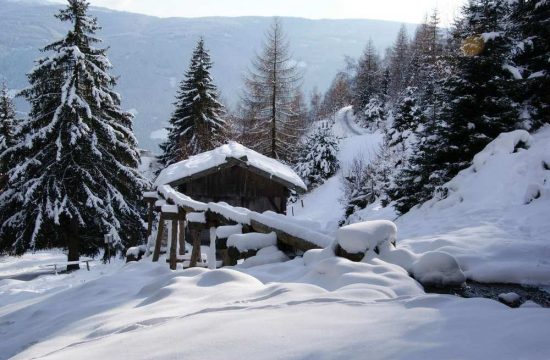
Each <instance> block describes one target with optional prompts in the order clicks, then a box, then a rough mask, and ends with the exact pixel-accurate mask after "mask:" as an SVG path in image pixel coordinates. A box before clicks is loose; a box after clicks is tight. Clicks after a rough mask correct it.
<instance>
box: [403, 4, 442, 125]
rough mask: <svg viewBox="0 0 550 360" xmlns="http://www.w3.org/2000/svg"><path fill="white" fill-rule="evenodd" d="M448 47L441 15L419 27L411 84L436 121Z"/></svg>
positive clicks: (425, 109) (420, 101)
mask: <svg viewBox="0 0 550 360" xmlns="http://www.w3.org/2000/svg"><path fill="white" fill-rule="evenodd" d="M444 50H445V47H444V42H443V37H442V35H441V31H440V29H439V15H438V12H437V10H434V11H433V13H432V15H431V16H430V17H429V19H428V18H427V19H426V20H425V21H424V23H422V24H420V25H419V26H418V28H417V30H416V33H415V36H414V38H413V40H412V43H411V48H410V52H411V59H410V65H409V67H410V69H409V77H410V80H409V86H414V87H416V88H417V97H418V99H419V105H420V107H421V108H422V109H423V111H424V112H425V114H426V116H427V118H428V119H429V120H430V121H436V117H437V116H436V115H437V112H438V111H439V108H440V88H439V86H438V84H439V79H440V78H441V76H442V74H443V72H444V69H445V67H446V61H445V51H444Z"/></svg>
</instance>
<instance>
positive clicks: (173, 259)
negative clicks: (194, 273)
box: [170, 220, 179, 270]
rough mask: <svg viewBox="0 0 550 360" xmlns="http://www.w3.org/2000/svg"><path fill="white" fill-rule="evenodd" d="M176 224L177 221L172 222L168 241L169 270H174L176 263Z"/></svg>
mask: <svg viewBox="0 0 550 360" xmlns="http://www.w3.org/2000/svg"><path fill="white" fill-rule="evenodd" d="M178 223H179V220H172V229H171V232H170V233H171V235H172V236H171V237H172V239H170V269H171V270H176V263H177V260H178V258H177V256H176V251H177V247H178Z"/></svg>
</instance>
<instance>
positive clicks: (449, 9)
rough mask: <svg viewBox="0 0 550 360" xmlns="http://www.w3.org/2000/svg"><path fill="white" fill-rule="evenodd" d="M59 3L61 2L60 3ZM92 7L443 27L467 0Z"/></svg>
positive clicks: (153, 2) (135, 0)
mask: <svg viewBox="0 0 550 360" xmlns="http://www.w3.org/2000/svg"><path fill="white" fill-rule="evenodd" d="M57 1H59V0H57ZM89 1H90V3H91V4H92V5H95V6H102V7H107V8H111V9H115V10H123V11H130V12H137V13H142V14H148V15H154V16H160V17H171V16H177V17H202V16H249V15H258V16H295V17H304V18H310V19H322V18H329V19H348V18H353V19H358V18H360V19H381V20H393V21H399V22H410V23H419V22H421V21H422V20H423V18H424V14H425V13H426V12H431V10H432V9H433V8H435V7H437V8H438V10H439V11H440V15H441V20H442V24H443V25H444V26H446V25H448V24H450V23H451V22H452V20H453V18H454V16H455V15H456V14H457V13H458V10H457V9H458V8H459V7H460V6H461V5H462V4H463V3H464V2H465V0H89Z"/></svg>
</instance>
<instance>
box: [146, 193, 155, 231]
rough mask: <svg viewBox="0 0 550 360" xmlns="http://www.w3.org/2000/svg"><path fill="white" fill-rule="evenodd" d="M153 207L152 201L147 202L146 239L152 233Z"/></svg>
mask: <svg viewBox="0 0 550 360" xmlns="http://www.w3.org/2000/svg"><path fill="white" fill-rule="evenodd" d="M154 207H155V202H154V201H149V212H148V214H147V239H149V236H150V235H151V233H152V232H153V209H154Z"/></svg>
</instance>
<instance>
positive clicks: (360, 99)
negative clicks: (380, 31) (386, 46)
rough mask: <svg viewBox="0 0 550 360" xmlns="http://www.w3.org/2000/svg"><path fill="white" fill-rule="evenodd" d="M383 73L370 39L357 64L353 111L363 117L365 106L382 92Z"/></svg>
mask: <svg viewBox="0 0 550 360" xmlns="http://www.w3.org/2000/svg"><path fill="white" fill-rule="evenodd" d="M381 82H382V71H381V68H380V57H379V56H378V53H377V51H376V48H375V47H374V43H373V41H372V39H369V42H368V43H367V46H366V47H365V50H364V51H363V55H362V56H361V58H360V59H359V61H358V63H357V74H356V76H355V79H354V81H353V111H354V113H355V114H359V115H360V116H361V115H363V111H364V109H365V106H367V104H368V103H369V101H370V100H371V99H372V98H373V97H374V96H376V95H378V94H380V92H381Z"/></svg>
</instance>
